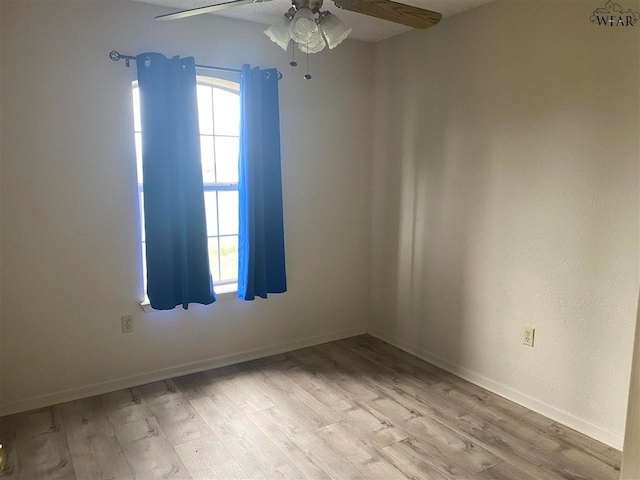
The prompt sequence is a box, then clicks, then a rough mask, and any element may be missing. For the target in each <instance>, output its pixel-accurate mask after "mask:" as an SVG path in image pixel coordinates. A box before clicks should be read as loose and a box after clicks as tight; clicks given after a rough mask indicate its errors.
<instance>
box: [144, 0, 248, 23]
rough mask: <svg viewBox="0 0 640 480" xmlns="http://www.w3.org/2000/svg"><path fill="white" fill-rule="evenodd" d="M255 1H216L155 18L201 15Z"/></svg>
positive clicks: (175, 18) (170, 18)
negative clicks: (215, 2) (205, 5)
mask: <svg viewBox="0 0 640 480" xmlns="http://www.w3.org/2000/svg"><path fill="white" fill-rule="evenodd" d="M255 1H256V0H231V1H228V2H222V3H217V4H216V5H209V6H208V7H199V8H192V9H190V10H182V11H180V12H175V13H167V14H166V15H159V16H157V17H156V20H177V19H179V18H186V17H192V16H194V15H202V14H203V13H210V12H217V11H218V10H224V9H225V8H229V7H236V6H238V5H246V4H247V3H254V2H255ZM258 1H259V0H258Z"/></svg>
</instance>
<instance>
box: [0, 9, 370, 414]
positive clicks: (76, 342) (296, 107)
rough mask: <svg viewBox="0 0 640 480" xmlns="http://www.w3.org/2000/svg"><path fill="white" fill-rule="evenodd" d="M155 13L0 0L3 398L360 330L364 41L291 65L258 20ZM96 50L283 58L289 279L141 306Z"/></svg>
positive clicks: (132, 236)
mask: <svg viewBox="0 0 640 480" xmlns="http://www.w3.org/2000/svg"><path fill="white" fill-rule="evenodd" d="M166 12H167V10H165V9H162V8H155V7H153V6H148V5H143V4H136V3H133V2H68V1H59V2H48V1H30V2H23V1H15V2H4V1H3V3H2V37H1V42H0V44H1V48H2V67H3V69H2V71H3V77H2V90H1V93H2V95H1V101H2V122H3V128H2V136H1V138H2V149H3V150H2V184H1V186H2V189H1V192H2V197H1V202H0V203H1V205H2V211H1V222H2V223H1V225H2V257H1V262H0V263H1V265H2V268H3V277H2V285H1V294H2V297H1V305H2V308H1V314H2V318H3V324H2V355H3V356H2V359H1V363H2V381H1V382H0V385H1V386H2V388H3V389H4V395H3V398H2V402H3V403H2V405H0V410H1V411H3V412H4V413H8V412H11V411H16V410H21V409H24V408H32V407H34V406H37V405H43V404H48V403H53V402H56V401H60V400H64V399H67V398H69V397H74V396H83V395H87V394H88V393H95V392H97V391H104V390H112V389H114V388H118V387H121V386H124V385H127V384H134V383H140V382H141V381H145V380H149V379H151V378H153V377H157V376H162V375H171V374H173V373H175V372H178V371H181V370H187V369H190V368H204V367H205V366H209V365H213V364H215V363H216V360H215V359H218V360H217V361H233V360H237V359H238V358H242V357H243V356H251V355H261V354H265V353H267V352H269V351H276V350H288V349H291V348H293V347H296V346H299V345H306V344H309V343H314V342H319V341H321V340H327V339H333V338H336V337H342V336H348V335H353V334H357V333H363V332H364V331H366V323H367V316H366V309H365V308H363V305H367V303H368V298H369V280H368V279H369V265H370V240H369V233H370V213H369V212H370V187H371V179H370V174H369V170H370V168H369V165H370V147H369V137H368V135H369V125H370V124H369V122H370V117H371V109H370V105H371V93H372V88H373V82H372V76H371V73H372V61H373V47H372V46H371V45H370V44H365V43H362V42H356V41H347V42H345V43H344V44H343V45H341V46H340V48H338V49H336V50H335V51H331V52H322V53H320V54H318V55H315V56H313V57H312V59H311V70H312V71H311V73H312V74H313V79H312V80H311V81H305V80H304V79H303V78H302V75H303V73H304V72H303V71H301V67H298V69H297V71H296V70H293V69H291V68H290V67H289V66H288V62H289V60H290V59H289V54H287V53H284V52H283V51H282V50H280V49H279V47H277V46H276V45H275V44H273V43H272V42H270V41H269V40H268V38H267V37H265V36H264V35H263V34H262V30H263V29H264V27H262V26H259V25H256V24H251V23H246V22H240V21H235V20H229V19H222V18H216V17H213V16H202V17H198V18H192V19H189V20H181V21H175V22H155V21H154V20H153V17H154V16H155V15H157V14H161V13H166ZM112 49H115V50H118V51H120V52H121V53H125V54H136V53H139V52H144V51H149V50H154V51H159V52H163V53H165V54H167V55H175V54H179V55H193V56H195V57H196V60H197V62H198V63H204V64H214V65H223V66H229V67H240V66H241V65H242V63H245V62H246V63H251V64H253V65H256V64H258V65H261V66H263V67H271V66H276V67H278V68H279V69H280V70H281V71H282V72H283V73H284V79H283V80H282V81H281V83H280V101H281V134H282V147H283V154H282V164H283V183H284V210H285V229H286V238H285V241H286V248H287V272H288V280H289V292H287V293H286V294H284V295H279V296H278V295H274V296H273V297H272V298H270V299H269V300H267V301H264V300H256V301H255V302H242V301H240V300H237V299H232V300H220V301H218V302H217V303H215V304H213V305H211V306H208V307H203V306H197V307H193V308H192V309H191V308H190V309H189V310H188V311H183V310H182V309H176V310H173V311H169V312H164V313H163V312H153V313H144V312H142V310H141V309H140V307H139V305H138V304H139V302H140V301H141V299H142V297H143V293H142V287H141V283H142V278H141V267H140V262H141V260H140V248H139V243H138V241H139V240H138V239H139V231H138V229H139V227H138V213H137V199H136V171H135V159H134V144H133V135H132V128H133V127H132V125H133V124H132V122H133V120H132V112H131V108H132V107H131V81H132V80H133V79H134V77H135V68H134V66H133V68H130V69H127V68H125V65H124V63H120V64H115V63H113V62H112V61H111V60H109V58H108V53H109V51H110V50H112ZM124 314H133V315H134V321H135V332H134V333H132V334H126V335H125V334H122V333H121V332H120V316H121V315H124ZM270 347H273V348H270ZM225 356H229V357H225ZM219 357H224V358H222V359H220V358H219ZM208 359H214V360H211V361H210V360H208ZM163 369H165V370H163ZM100 382H104V383H100ZM96 384H98V385H96ZM87 386H88V388H87Z"/></svg>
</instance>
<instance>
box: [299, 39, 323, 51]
mask: <svg viewBox="0 0 640 480" xmlns="http://www.w3.org/2000/svg"><path fill="white" fill-rule="evenodd" d="M326 46H327V42H325V41H324V38H322V35H318V36H317V37H316V38H315V39H314V40H312V41H311V42H309V43H299V44H298V48H299V49H300V50H301V51H303V52H304V53H307V52H309V53H318V52H321V51H322V50H324V47H326Z"/></svg>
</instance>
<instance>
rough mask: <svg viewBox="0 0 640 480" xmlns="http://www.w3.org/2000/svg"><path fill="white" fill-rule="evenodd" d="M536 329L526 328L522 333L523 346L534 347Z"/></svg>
mask: <svg viewBox="0 0 640 480" xmlns="http://www.w3.org/2000/svg"><path fill="white" fill-rule="evenodd" d="M535 333H536V329H535V328H533V327H524V331H523V332H522V344H523V345H526V346H527V347H533V337H534V336H535Z"/></svg>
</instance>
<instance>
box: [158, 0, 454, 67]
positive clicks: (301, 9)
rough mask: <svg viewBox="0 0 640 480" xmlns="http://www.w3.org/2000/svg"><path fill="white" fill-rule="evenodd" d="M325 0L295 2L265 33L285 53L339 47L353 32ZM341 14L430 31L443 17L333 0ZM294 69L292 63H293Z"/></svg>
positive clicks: (386, 1) (377, 1)
mask: <svg viewBox="0 0 640 480" xmlns="http://www.w3.org/2000/svg"><path fill="white" fill-rule="evenodd" d="M262 1H269V0H230V1H226V2H222V3H218V4H215V5H209V6H206V7H199V8H193V9H190V10H183V11H180V12H175V13H169V14H166V15H160V16H158V17H156V20H176V19H179V18H186V17H191V16H193V15H201V14H203V13H211V12H216V11H219V10H223V9H226V8H229V7H234V6H239V5H246V4H248V3H258V2H262ZM322 2H323V0H292V6H291V8H290V9H289V10H288V11H287V12H286V13H285V14H284V15H283V16H282V17H281V18H280V20H278V21H277V22H276V23H275V24H273V25H272V26H270V27H269V28H267V29H266V30H265V31H264V33H265V34H266V35H267V36H268V37H269V38H270V39H271V40H273V41H274V42H275V43H277V44H278V45H279V46H280V47H282V49H283V50H287V48H288V46H289V43H290V41H291V40H293V41H294V43H297V44H298V47H299V48H300V50H302V51H303V52H304V51H306V53H307V54H309V53H317V52H320V51H321V50H323V49H324V47H325V46H328V47H329V48H335V47H337V46H338V45H339V44H340V43H341V42H342V41H343V40H344V39H345V38H347V36H349V34H350V33H351V28H348V27H347V26H345V25H344V24H343V23H342V21H340V20H339V19H338V17H337V16H336V15H334V14H331V13H330V12H329V11H321V8H322ZM333 3H334V4H335V5H336V6H337V7H338V8H340V9H342V10H349V11H352V12H356V13H362V14H363V15H368V16H370V17H375V18H380V19H382V20H388V21H390V22H395V23H400V24H402V25H407V26H409V27H413V28H429V27H433V26H434V25H437V24H438V22H439V21H440V19H441V18H442V15H441V14H440V13H436V12H432V11H430V10H425V9H422V8H418V7H412V6H410V5H405V4H402V3H397V2H394V1H392V0H333ZM292 65H293V63H292Z"/></svg>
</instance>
